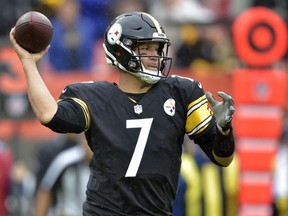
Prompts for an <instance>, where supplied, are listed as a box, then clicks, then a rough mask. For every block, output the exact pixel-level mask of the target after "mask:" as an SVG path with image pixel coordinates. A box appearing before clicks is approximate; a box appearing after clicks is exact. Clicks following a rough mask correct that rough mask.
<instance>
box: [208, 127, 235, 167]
mask: <svg viewBox="0 0 288 216" xmlns="http://www.w3.org/2000/svg"><path fill="white" fill-rule="evenodd" d="M234 151H235V142H234V136H233V132H232V128H231V129H230V132H229V134H227V135H223V134H222V133H221V132H220V131H219V130H218V129H217V133H216V137H215V143H214V145H213V157H214V159H215V160H216V161H217V163H219V164H220V165H222V166H224V167H226V166H229V165H230V163H231V162H232V160H233V156H234Z"/></svg>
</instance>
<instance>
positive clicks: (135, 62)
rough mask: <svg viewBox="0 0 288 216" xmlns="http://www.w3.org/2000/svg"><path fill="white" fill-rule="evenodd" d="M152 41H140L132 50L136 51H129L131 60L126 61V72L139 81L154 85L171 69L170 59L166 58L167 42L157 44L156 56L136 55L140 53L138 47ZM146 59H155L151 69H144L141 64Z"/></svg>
mask: <svg viewBox="0 0 288 216" xmlns="http://www.w3.org/2000/svg"><path fill="white" fill-rule="evenodd" d="M151 42H153V41H148V42H147V41H141V42H137V43H136V45H135V46H136V47H135V48H134V50H137V52H135V51H134V50H132V49H130V52H131V59H130V60H129V61H128V68H129V70H128V72H129V73H131V74H134V75H137V76H138V77H140V78H141V80H143V81H145V82H147V83H150V84H154V83H156V82H157V81H159V79H160V78H165V77H167V76H168V74H169V72H170V69H171V63H172V59H171V58H170V57H167V55H168V47H169V45H170V44H169V43H167V42H165V43H164V42H159V48H158V53H157V54H158V55H153V56H152V55H141V54H137V53H140V50H139V47H140V45H141V43H142V44H143V43H151ZM146 58H153V59H155V60H154V61H155V63H154V64H153V68H152V69H149V68H146V67H145V66H144V64H143V62H144V61H145V59H146Z"/></svg>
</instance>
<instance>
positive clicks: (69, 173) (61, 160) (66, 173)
mask: <svg viewBox="0 0 288 216" xmlns="http://www.w3.org/2000/svg"><path fill="white" fill-rule="evenodd" d="M91 157H92V152H91V150H90V149H89V147H88V145H87V143H86V140H85V137H84V135H83V134H82V135H77V134H67V135H65V136H61V137H59V138H58V139H56V140H55V141H54V142H48V143H46V144H43V145H42V146H41V147H40V148H39V150H38V152H37V154H36V167H37V169H36V170H35V175H36V178H37V186H36V193H35V204H34V215H35V216H47V215H49V216H55V215H61V216H79V215H81V214H82V205H83V202H84V201H85V191H86V184H87V182H88V179H89V173H90V171H89V162H90V159H91Z"/></svg>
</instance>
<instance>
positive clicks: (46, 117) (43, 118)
mask: <svg viewBox="0 0 288 216" xmlns="http://www.w3.org/2000/svg"><path fill="white" fill-rule="evenodd" d="M54 115H55V112H40V113H36V117H37V119H38V120H39V121H40V123H41V124H43V125H45V124H47V123H49V122H50V121H51V120H52V119H53V117H54Z"/></svg>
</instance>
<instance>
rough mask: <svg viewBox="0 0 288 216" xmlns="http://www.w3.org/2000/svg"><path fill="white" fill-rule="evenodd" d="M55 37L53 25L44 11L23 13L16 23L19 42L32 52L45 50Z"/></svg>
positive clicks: (16, 37)
mask: <svg viewBox="0 0 288 216" xmlns="http://www.w3.org/2000/svg"><path fill="white" fill-rule="evenodd" d="M52 37H53V26H52V23H51V22H50V20H49V19H48V18H47V17H46V16H45V15H44V14H42V13H40V12H37V11H30V12H27V13H25V14H23V15H22V16H21V17H20V18H19V19H18V20H17V22H16V25H15V39H16V41H17V43H18V44H19V45H20V46H21V47H22V48H24V49H25V50H27V51H29V52H30V53H38V52H40V51H42V50H44V49H45V48H46V47H47V46H48V45H49V44H50V42H51V40H52Z"/></svg>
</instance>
